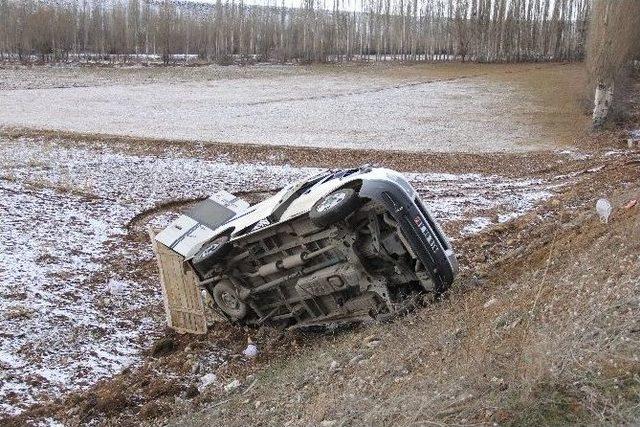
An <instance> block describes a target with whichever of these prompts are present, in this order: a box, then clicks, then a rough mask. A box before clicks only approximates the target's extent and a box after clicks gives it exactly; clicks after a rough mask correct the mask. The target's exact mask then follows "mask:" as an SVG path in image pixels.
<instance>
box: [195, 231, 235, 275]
mask: <svg viewBox="0 0 640 427" xmlns="http://www.w3.org/2000/svg"><path fill="white" fill-rule="evenodd" d="M230 250H231V245H230V244H229V236H220V237H216V238H215V239H213V240H212V241H210V242H208V243H205V244H204V245H203V246H202V248H201V249H200V252H198V253H197V254H196V255H195V256H194V257H193V259H192V260H191V265H193V268H195V269H196V271H197V272H198V274H200V276H204V275H205V274H207V273H208V272H209V271H210V270H211V269H212V268H213V266H214V265H216V264H217V263H219V262H220V260H221V259H222V258H223V257H224V256H225V255H227V254H228V253H229V251H230Z"/></svg>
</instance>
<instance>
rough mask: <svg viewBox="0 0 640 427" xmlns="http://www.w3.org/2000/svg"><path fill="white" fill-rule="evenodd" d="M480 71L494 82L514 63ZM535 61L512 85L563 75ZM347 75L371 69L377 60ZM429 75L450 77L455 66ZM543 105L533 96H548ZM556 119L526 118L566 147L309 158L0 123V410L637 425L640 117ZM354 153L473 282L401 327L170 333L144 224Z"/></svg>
mask: <svg viewBox="0 0 640 427" xmlns="http://www.w3.org/2000/svg"><path fill="white" fill-rule="evenodd" d="M468 67H469V70H475V71H478V72H482V73H484V74H487V75H492V76H494V77H495V78H496V79H499V78H507V79H509V78H510V77H509V75H511V74H518V73H517V71H518V70H524V68H523V69H519V68H518V67H515V69H514V70H511V71H509V72H506V71H505V70H510V69H509V67H504V66H500V67H496V68H494V67H493V66H488V67H486V66H482V67H480V66H475V65H469V66H468ZM529 67H532V68H533V69H536V70H538V74H536V73H535V72H534V73H522V75H523V76H527V77H526V78H520V79H519V80H518V81H519V83H518V84H521V85H523V86H521V87H520V90H524V89H526V90H527V91H529V92H531V93H533V91H534V90H538V91H541V92H548V89H542V88H541V87H539V86H536V84H537V83H539V80H537V79H541V78H547V77H550V76H555V77H554V78H556V79H557V78H558V73H557V72H556V71H557V70H561V68H560V67H565V66H564V65H553V66H542V67H538V66H529ZM553 67H558V68H553ZM569 67H574V68H575V67H576V66H569ZM194 70H195V71H194ZM194 70H191V69H176V70H169V71H167V70H164V69H163V70H162V71H161V72H160V71H153V70H151V71H147V70H142V71H141V70H134V71H130V70H124V71H122V70H116V71H114V70H111V69H107V70H106V71H105V70H100V69H91V70H90V71H87V70H82V71H78V70H72V71H69V69H66V68H63V69H60V70H58V69H55V70H45V71H43V70H42V69H38V68H35V69H30V70H28V73H30V74H28V75H29V76H31V77H30V78H33V82H35V83H29V84H27V85H26V87H25V84H22V83H19V82H18V80H19V79H18V78H16V77H15V76H19V75H20V74H19V73H15V71H11V70H9V72H8V73H9V74H11V73H14V74H13V76H14V77H11V78H10V79H5V80H4V83H3V84H4V85H5V86H4V89H7V91H8V92H11V91H13V90H30V88H31V86H30V85H32V86H33V88H36V87H37V88H50V87H52V86H56V85H57V84H58V83H56V82H59V83H60V85H62V86H64V87H68V86H73V85H74V84H80V83H81V82H83V81H85V82H86V81H87V79H88V83H87V84H88V85H89V86H91V87H98V86H101V85H102V86H104V85H106V86H111V85H114V84H123V82H124V81H125V80H123V79H131V80H132V82H133V83H134V84H140V85H144V84H145V83H144V81H142V80H136V79H143V78H144V76H145V74H144V73H148V74H147V76H149V78H150V79H151V80H152V81H153V82H155V83H163V82H167V81H170V80H171V79H173V78H175V74H176V73H184V74H185V75H188V77H185V80H186V81H187V82H191V83H189V84H193V82H194V81H200V80H198V79H203V80H205V81H206V79H207V78H208V76H209V72H210V70H204V71H203V70H198V69H194ZM274 70H275V71H274ZM285 70H286V71H287V72H289V68H286V67H285ZM434 70H435V71H434ZM469 70H466V71H469ZM22 71H24V70H22ZM466 71H465V72H466ZM574 71H575V70H574ZM221 72H222V71H221ZM224 72H227V71H224ZM240 72H242V73H247V76H246V78H247V79H249V80H251V79H253V78H255V76H258V77H259V78H272V77H273V76H272V74H267V75H265V74H263V73H275V75H276V76H280V75H279V74H278V73H280V71H279V70H278V69H277V68H275V69H273V68H271V69H268V71H264V70H261V69H259V68H256V69H251V70H249V71H247V69H242V70H241V71H240ZM319 72H322V73H325V72H326V73H328V74H329V75H330V78H334V77H335V74H336V72H337V71H336V70H335V69H329V70H320V71H318V69H317V68H313V69H312V70H309V69H305V68H300V70H297V71H295V73H296V76H305V73H310V74H314V75H315V74H317V73H319ZM346 72H348V73H352V74H353V73H360V74H361V75H363V76H366V77H367V78H368V77H371V76H369V75H368V74H367V73H370V72H371V70H369V69H360V68H357V69H353V70H347V71H346ZM379 72H380V71H379V70H376V73H379ZM384 72H385V73H388V74H389V75H386V74H385V76H383V77H382V78H395V79H404V80H405V81H414V80H415V79H416V78H418V77H419V75H421V74H422V73H423V72H424V70H421V69H420V68H414V67H391V68H389V69H388V70H385V71H384ZM430 72H431V73H436V72H439V73H441V74H438V75H437V76H436V77H439V78H448V77H450V76H451V73H454V72H456V73H458V72H459V70H458V69H456V70H452V69H447V68H446V67H445V68H440V67H435V68H434V69H432V70H431V71H430ZM3 73H5V74H2V73H0V75H3V76H7V75H8V74H6V73H7V70H4V71H3ZM87 73H89V74H90V75H91V77H90V78H88V77H87ZM127 73H133V75H135V76H136V77H130V76H129V77H123V76H127V75H128V74H127ZM180 75H182V74H180ZM38 76H40V77H38ZM194 76H195V77H194ZM331 76H333V77H331ZM389 76H391V77H389ZM545 76H546V77H545ZM216 78H218V79H220V78H222V79H237V78H238V74H237V71H233V72H232V73H228V74H221V75H220V76H218V77H216ZM243 78H244V77H243ZM277 78H280V77H277ZM11 79H13V80H11ZM101 79H104V80H105V81H102V80H101ZM7 81H8V82H9V83H7ZM127 81H128V80H127ZM11 82H14V83H11ZM536 82H537V83H536ZM512 83H513V82H512ZM8 84H9V85H10V84H14V87H10V86H8ZM0 87H3V86H2V85H0ZM556 92H557V93H556V94H555V95H556V97H555V98H556V99H557V100H560V101H558V102H557V103H555V104H551V105H554V106H555V107H553V108H561V105H563V103H564V105H565V106H566V105H577V104H578V103H579V100H578V97H577V96H576V95H575V94H573V95H571V96H569V92H568V91H564V92H563V91H561V90H560V91H558V90H556ZM535 96H536V97H539V98H538V100H539V101H537V102H542V100H544V99H548V98H549V97H550V96H551V94H550V93H540V94H538V95H535ZM361 103H364V101H362V102H361ZM553 108H552V107H551V106H550V107H549V111H551V112H553V111H554V109H553ZM565 110H566V111H573V113H570V114H557V113H554V114H547V112H538V113H535V112H533V113H532V114H533V115H534V116H535V117H536V120H537V121H538V122H540V123H544V126H543V127H544V128H545V129H547V131H548V132H550V134H552V135H553V137H552V138H551V140H555V141H557V144H556V145H554V146H553V148H552V149H547V150H544V151H527V152H518V153H510V152H505V153H484V154H478V153H456V152H453V153H451V152H438V153H434V152H428V153H417V152H407V150H406V147H404V148H403V147H400V148H401V149H398V150H393V149H389V148H390V147H384V148H386V149H378V150H376V149H369V150H359V149H337V148H326V149H322V150H318V149H316V148H305V147H292V146H271V145H268V144H267V145H264V144H263V145H259V144H243V145H238V144H237V143H235V142H222V143H220V142H218V143H205V142H197V143H194V142H192V141H180V140H164V139H153V138H139V137H121V136H107V135H102V134H96V133H82V132H81V133H78V132H70V131H67V132H60V131H55V130H34V129H25V128H15V127H11V128H5V129H3V131H2V133H1V135H0V158H1V159H2V160H0V213H1V215H0V248H1V250H0V257H2V259H1V261H2V262H0V276H1V277H2V280H0V296H1V298H0V326H1V328H0V329H1V331H2V332H1V333H0V343H1V344H2V345H1V350H0V368H1V369H0V397H1V399H0V401H1V403H0V420H1V422H0V423H2V424H9V425H23V424H25V423H27V424H43V423H44V424H56V423H62V424H64V425H84V424H87V423H90V424H97V425H131V424H136V425H137V424H140V423H148V424H151V425H158V424H176V425H185V424H187V425H189V424H191V425H211V424H224V425H246V424H247V423H252V424H255V425H326V426H332V425H354V424H363V423H364V424H376V425H377V424H401V425H410V424H411V425H414V424H427V425H429V424H435V425H441V424H491V423H499V424H530V425H541V424H557V423H559V422H589V423H594V422H609V423H619V422H633V421H634V420H637V419H638V418H637V417H638V414H637V406H635V409H634V405H637V401H639V396H640V395H639V393H640V385H639V384H640V382H639V381H640V380H638V378H639V377H638V376H639V375H640V368H639V366H638V359H637V351H636V350H637V343H638V336H637V331H638V325H637V324H636V323H637V322H636V320H637V318H639V317H640V304H639V301H638V299H637V295H638V288H637V286H638V281H637V277H638V273H639V271H638V265H640V262H639V261H640V260H639V259H638V256H637V253H638V247H637V241H638V237H640V235H639V234H638V233H639V230H638V223H639V220H638V218H640V216H639V214H638V212H639V211H638V206H633V207H632V206H630V204H629V202H630V201H632V200H634V199H638V198H640V194H639V192H640V188H639V187H638V182H637V178H638V176H639V169H638V168H639V165H640V158H639V157H638V156H639V154H638V151H637V150H636V149H629V148H628V146H627V141H626V139H627V137H628V135H629V132H628V131H629V130H630V129H636V128H638V123H640V120H639V119H638V117H637V114H636V115H635V116H632V117H630V118H628V120H627V122H626V123H625V125H624V126H623V127H617V128H614V129H610V130H608V131H606V132H604V133H601V134H598V135H588V134H586V133H584V130H585V129H584V128H580V126H579V123H580V121H577V120H576V119H575V117H574V118H572V117H573V116H572V114H574V113H575V114H577V113H576V111H577V110H570V109H569V110H567V109H566V108H565V109H564V110H563V111H565ZM636 110H637V107H636ZM28 117H32V116H28ZM585 117H586V116H584V115H581V116H580V120H582V121H584V120H585ZM487 120H489V119H487ZM518 123H519V122H518V121H517V120H516V121H515V122H514V126H517V125H518ZM525 126H527V125H526V124H525ZM536 126H537V125H536ZM537 129H538V130H537V131H535V132H536V133H535V135H544V132H543V130H542V128H537ZM553 129H555V131H554V130H553ZM565 132H566V133H565ZM501 137H504V138H508V134H502V136H501ZM567 141H570V143H567ZM253 142H264V141H253ZM378 145H381V143H380V142H379V143H378ZM506 151H509V150H506ZM363 163H372V164H376V165H380V166H387V167H391V168H394V169H397V170H400V171H402V172H404V173H406V174H407V177H408V178H409V180H410V181H411V183H412V184H413V185H414V186H415V187H416V188H417V189H418V191H419V192H420V194H421V196H422V197H423V198H424V199H425V201H426V203H427V205H428V206H429V207H430V208H431V209H432V210H433V211H434V213H435V215H436V217H437V219H438V220H439V221H441V222H442V224H443V226H444V228H445V230H446V232H447V234H448V235H450V236H451V237H452V238H453V243H454V247H455V249H456V251H457V253H458V254H459V259H460V263H461V277H460V279H459V280H458V281H457V283H456V285H455V286H454V289H453V290H452V291H451V292H450V294H448V295H446V296H445V297H444V298H443V299H441V300H439V301H431V302H428V303H427V304H426V305H425V306H424V307H422V308H420V309H418V310H417V311H416V312H414V313H412V314H410V315H408V316H406V317H402V318H399V319H396V320H395V321H393V322H391V323H384V324H375V323H374V324H364V325H356V326H353V327H350V328H345V329H340V330H335V331H322V332H313V331H304V332H301V331H297V332H292V331H285V332H282V331H276V330H272V329H269V328H263V329H242V328H238V327H234V326H231V325H227V324H224V323H219V322H214V321H215V319H213V318H212V319H211V322H213V323H212V327H211V329H210V332H209V334H208V335H207V336H203V337H191V336H176V335H175V334H173V333H171V332H170V331H167V330H166V329H165V327H164V314H163V312H162V306H161V297H160V289H159V284H158V281H157V271H156V266H155V263H154V260H153V256H152V253H151V250H150V246H149V244H148V242H147V240H146V235H145V233H144V228H145V227H146V226H147V225H151V226H153V227H162V226H163V225H165V224H166V223H167V222H168V221H169V220H170V219H171V218H172V217H173V216H174V215H175V214H176V213H175V212H176V211H179V210H180V209H181V208H183V207H185V206H187V205H188V204H189V203H191V202H192V201H194V200H197V199H200V198H202V197H205V196H206V195H207V194H209V193H210V192H211V191H212V190H215V189H218V188H225V189H227V190H230V191H232V192H236V193H238V194H239V195H241V196H243V197H246V198H248V199H250V200H251V201H257V200H259V199H261V198H262V197H266V196H267V195H268V194H270V193H272V192H273V191H275V190H277V189H278V188H280V186H282V183H283V182H289V181H291V180H294V179H298V178H301V177H304V176H308V175H310V174H313V173H315V172H317V170H318V168H327V167H350V166H353V165H358V164H363ZM600 197H607V198H610V200H611V201H612V203H613V205H614V213H613V217H612V221H611V223H610V224H609V225H602V224H600V222H599V221H598V219H597V217H596V215H595V211H594V209H593V207H594V204H595V200H597V199H598V198H600ZM625 206H629V207H628V208H625ZM603 284H604V286H603ZM634 322H636V323H634ZM248 338H251V339H253V340H254V341H255V342H256V343H257V344H258V347H259V349H260V355H259V356H258V357H257V358H256V359H249V358H246V357H243V356H242V355H241V351H242V350H243V349H244V348H245V346H246V343H247V339H248ZM634 411H635V412H634ZM185 414H189V415H185ZM2 417H5V418H2Z"/></svg>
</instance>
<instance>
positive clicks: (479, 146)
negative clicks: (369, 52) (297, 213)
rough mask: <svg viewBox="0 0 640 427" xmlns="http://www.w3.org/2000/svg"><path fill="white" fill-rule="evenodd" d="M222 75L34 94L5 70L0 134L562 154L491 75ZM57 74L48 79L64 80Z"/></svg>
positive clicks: (132, 78)
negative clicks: (17, 131) (21, 131)
mask: <svg viewBox="0 0 640 427" xmlns="http://www.w3.org/2000/svg"><path fill="white" fill-rule="evenodd" d="M219 68H220V67H212V68H211V69H210V70H211V75H210V77H207V74H206V73H207V70H209V69H208V68H203V69H200V70H198V71H197V73H198V74H197V75H196V74H193V73H196V72H195V71H194V72H193V73H192V74H189V75H188V76H189V77H188V78H185V79H180V78H176V79H174V80H167V79H164V78H158V77H157V76H156V75H155V74H152V73H150V72H149V71H148V70H140V71H139V72H136V71H135V70H123V71H121V73H122V75H123V76H125V77H126V78H124V79H118V78H114V79H111V78H110V77H108V76H110V75H107V74H104V75H102V74H101V75H100V76H99V77H98V74H97V73H94V72H91V73H87V79H86V80H82V79H74V78H73V76H65V75H64V73H63V74H62V77H63V78H62V82H61V84H60V85H58V84H57V83H56V82H57V80H55V79H54V82H51V83H48V82H47V73H46V72H37V73H35V72H33V74H34V76H37V79H35V80H34V84H31V83H30V84H25V83H24V79H23V78H22V79H21V78H20V75H19V74H17V73H13V74H11V73H9V71H5V72H1V70H0V89H2V88H3V87H4V89H5V90H0V126H9V127H28V128H38V129H54V130H63V131H71V132H83V133H98V134H112V135H125V136H136V137H149V138H160V139H182V140H196V141H206V142H230V143H257V144H269V145H289V146H312V147H339V148H349V147H350V148H381V147H385V148H387V149H395V150H407V151H425V150H431V151H441V152H496V151H525V150H534V149H544V148H549V147H552V146H553V145H554V143H555V141H553V138H552V137H550V136H549V135H543V133H542V132H541V131H540V129H538V127H537V126H538V125H537V124H536V123H534V120H532V119H531V114H532V113H535V112H539V110H540V109H541V107H540V105H539V104H537V103H536V102H535V100H534V99H533V98H532V95H531V94H527V93H524V92H523V91H522V90H521V89H519V88H517V87H516V86H514V85H512V84H509V83H505V81H500V80H496V79H492V78H489V77H486V76H483V75H475V76H474V75H469V76H465V75H462V74H461V73H459V72H458V73H456V74H454V75H453V76H452V77H448V78H447V77H442V76H437V77H434V76H433V75H430V74H429V73H425V74H424V75H421V74H420V73H415V72H414V73H413V74H412V75H411V76H410V77H409V78H406V77H405V78H397V77H395V75H392V74H389V73H379V74H375V73H374V72H371V71H369V72H368V74H367V75H366V77H364V76H363V75H361V74H359V73H357V72H326V71H325V72H319V73H312V72H309V70H308V69H301V71H292V69H293V68H291V69H286V68H285V67H279V68H275V69H274V70H273V71H268V67H261V68H260V67H258V69H259V70H261V71H252V73H254V75H252V76H251V77H247V75H246V74H247V72H245V71H242V70H237V76H236V77H235V78H234V77H233V73H232V72H230V71H220V70H219ZM265 70H267V71H265ZM167 72H168V71H166V70H161V71H158V73H167ZM56 73H57V74H54V72H53V71H52V72H51V76H50V78H53V77H55V76H57V77H60V76H61V73H60V72H56ZM73 73H77V71H73V70H71V71H69V74H73ZM181 75H182V74H181ZM221 76H222V77H223V78H222V79H221ZM3 80H5V81H4V82H3ZM76 86H81V87H76Z"/></svg>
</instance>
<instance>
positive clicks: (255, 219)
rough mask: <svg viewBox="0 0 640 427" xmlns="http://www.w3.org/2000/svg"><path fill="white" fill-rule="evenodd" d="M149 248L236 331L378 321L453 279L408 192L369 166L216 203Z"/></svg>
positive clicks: (450, 261)
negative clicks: (169, 258) (167, 259)
mask: <svg viewBox="0 0 640 427" xmlns="http://www.w3.org/2000/svg"><path fill="white" fill-rule="evenodd" d="M155 239H156V244H158V243H159V244H161V245H163V246H164V247H165V249H169V250H170V251H173V252H174V253H176V254H178V255H179V256H181V257H182V259H183V262H184V270H183V271H184V273H185V274H192V275H193V277H195V282H196V283H197V285H198V286H199V287H200V288H201V289H203V290H205V291H206V292H208V293H209V294H210V296H211V297H212V298H213V300H214V301H215V306H216V308H217V310H218V311H219V313H220V314H222V315H223V316H225V317H226V318H227V319H228V320H229V321H232V322H239V323H243V324H256V325H259V324H263V323H265V322H269V323H272V324H273V323H279V324H285V325H287V326H310V325H324V324H329V323H339V322H351V321H359V320H364V319H370V318H384V317H388V316H390V315H393V314H396V313H398V312H400V311H402V310H404V309H405V308H406V307H407V302H408V301H410V300H412V298H411V297H412V296H415V295H420V294H422V293H424V292H433V293H441V292H443V291H445V290H446V289H447V288H448V287H449V286H450V285H451V283H452V282H453V280H454V277H455V275H456V273H457V269H458V268H457V262H456V258H455V255H454V252H453V249H452V247H451V245H450V243H449V241H448V240H447V238H446V236H445V235H444V233H443V232H442V230H441V229H440V227H439V226H438V224H437V223H436V221H435V220H434V218H433V217H432V216H431V214H430V213H429V211H428V210H427V209H426V208H425V206H424V204H423V203H422V201H421V200H420V199H419V197H418V195H417V193H416V191H415V190H414V189H413V188H412V187H411V185H410V184H409V183H408V182H407V181H406V180H405V179H404V178H403V177H402V175H400V174H399V173H397V172H395V171H392V170H389V169H383V168H372V167H368V166H363V167H361V168H357V169H347V170H333V171H327V172H325V173H321V174H319V175H317V176H314V177H312V178H310V179H307V180H304V181H302V182H298V183H294V184H291V185H288V186H287V187H285V188H284V189H282V190H281V191H280V192H278V193H277V194H276V195H275V196H273V197H270V198H268V199H267V200H264V201H263V202H261V203H258V204H256V205H253V206H249V204H248V203H246V202H244V201H242V200H240V199H238V198H235V197H233V196H232V195H230V194H228V193H224V192H222V193H218V194H216V195H215V196H213V197H212V198H210V199H207V200H205V201H203V202H200V203H199V204H197V205H195V206H194V207H193V208H191V209H190V210H188V211H187V212H185V213H184V214H183V215H182V216H180V217H179V218H178V219H177V220H176V221H175V222H174V223H173V224H171V225H170V226H169V227H167V228H166V229H165V230H163V231H162V232H160V233H159V234H158V235H157V236H156V237H155ZM194 273H195V274H194ZM164 280H165V281H166V280H167V278H166V277H165V279H164Z"/></svg>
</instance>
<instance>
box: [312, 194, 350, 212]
mask: <svg viewBox="0 0 640 427" xmlns="http://www.w3.org/2000/svg"><path fill="white" fill-rule="evenodd" d="M345 197H347V194H346V193H345V192H344V191H340V192H338V193H333V194H329V195H328V196H327V197H325V198H324V199H322V201H321V202H320V204H319V205H318V207H317V208H316V210H317V211H318V212H325V211H328V210H329V209H333V208H334V207H336V206H337V205H338V204H339V203H340V202H342V201H343V200H344V198H345Z"/></svg>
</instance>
